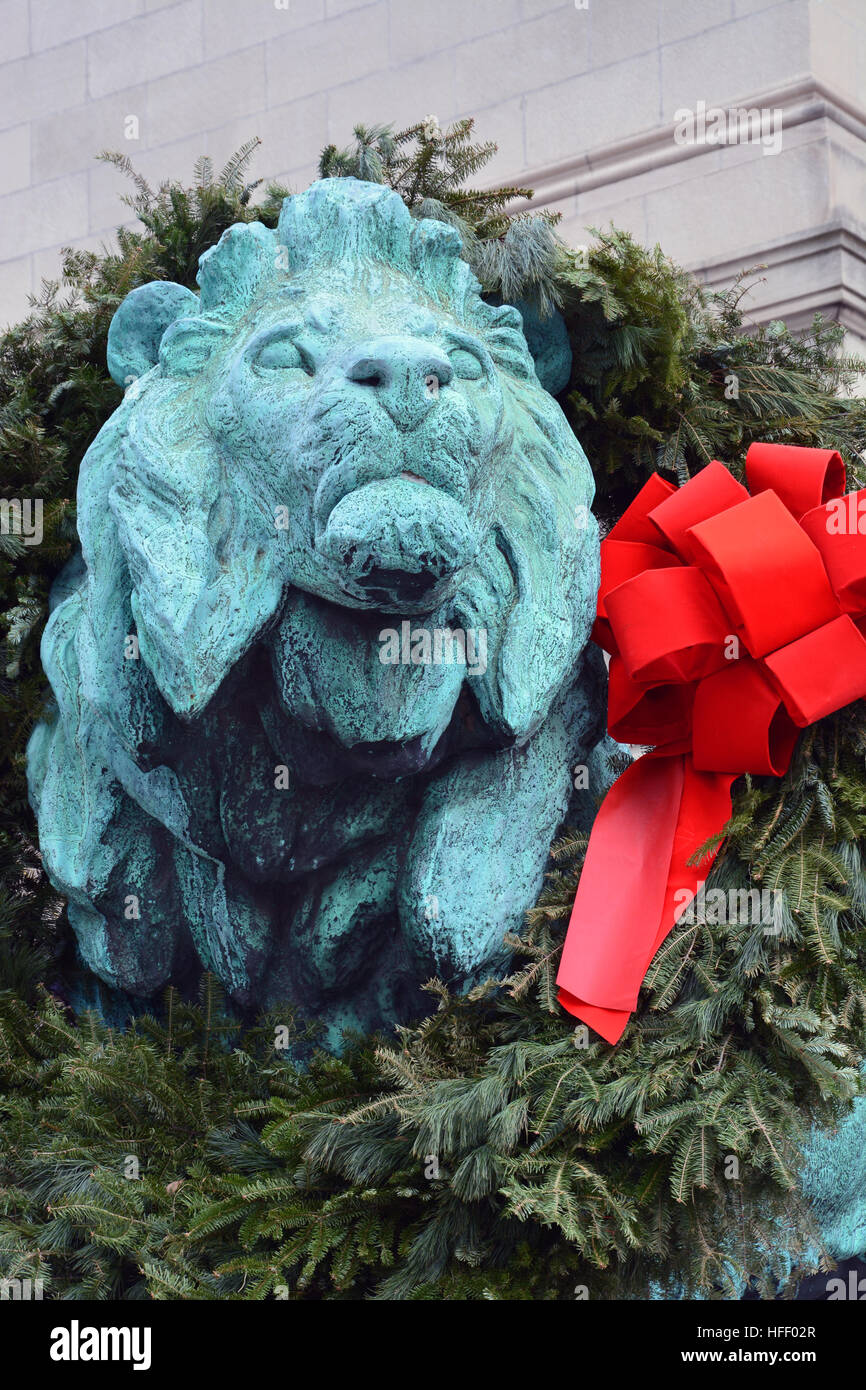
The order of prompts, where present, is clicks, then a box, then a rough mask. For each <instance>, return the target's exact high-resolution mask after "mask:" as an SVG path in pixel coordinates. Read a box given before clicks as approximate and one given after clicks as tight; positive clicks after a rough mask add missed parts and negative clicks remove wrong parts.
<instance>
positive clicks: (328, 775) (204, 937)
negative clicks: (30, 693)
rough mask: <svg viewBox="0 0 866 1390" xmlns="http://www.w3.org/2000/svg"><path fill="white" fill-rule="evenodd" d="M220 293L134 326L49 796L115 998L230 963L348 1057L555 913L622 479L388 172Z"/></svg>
mask: <svg viewBox="0 0 866 1390" xmlns="http://www.w3.org/2000/svg"><path fill="white" fill-rule="evenodd" d="M198 280H199V285H200V291H201V293H200V295H195V294H193V293H192V292H191V291H189V290H185V289H183V288H182V287H180V286H177V285H170V284H164V283H153V284H149V285H146V286H144V287H142V288H141V289H138V290H135V291H133V292H132V293H131V294H130V295H129V296H128V297H127V299H126V300H125V301H124V303H123V304H122V305H121V307H120V309H119V310H118V312H117V314H116V316H115V319H114V321H113V324H112V328H111V333H110V337H109V367H110V370H111V373H112V375H113V377H114V378H115V380H116V381H118V382H119V383H121V384H123V385H125V386H127V387H128V389H127V391H126V394H125V397H124V400H123V403H122V404H121V406H120V407H119V408H118V410H117V411H116V412H115V414H114V415H113V416H112V418H111V419H110V420H109V421H108V423H107V424H106V425H105V427H104V428H103V429H102V431H101V432H100V434H99V435H98V437H97V438H96V440H95V441H94V443H93V444H92V446H91V448H90V450H89V451H88V454H87V457H86V459H85V461H84V464H83V466H82V469H81V476H80V484H79V497H78V515H79V533H80V538H81V558H80V559H77V560H76V562H75V564H74V566H73V567H72V568H71V569H70V570H69V571H68V572H67V573H65V574H64V576H62V577H61V580H60V581H59V583H58V586H57V589H56V592H55V606H54V611H53V613H52V616H51V619H50V621H49V624H48V627H47V629H46V633H45V637H44V641H43V648H42V653H43V662H44V666H45V670H46V672H47V674H48V678H49V680H50V683H51V687H52V690H53V692H54V696H55V700H56V712H55V714H54V716H53V718H51V719H50V720H46V721H45V722H43V723H42V724H40V725H39V726H38V727H37V729H36V730H35V732H34V734H33V736H32V740H31V744H30V749H29V776H30V789H31V797H32V800H33V804H34V807H35V808H36V811H37V815H38V819H39V831H40V843H41V848H42V852H43V855H44V860H45V864H46V867H47V870H48V872H49V875H50V877H51V879H52V881H53V882H54V883H55V885H56V886H57V887H58V888H59V889H60V890H61V891H62V892H63V893H64V894H66V896H67V897H68V900H69V904H70V906H69V912H70V918H71V920H72V923H73V926H74V928H75V932H76V935H77V938H78V942H79V946H80V950H81V953H82V956H83V958H84V960H85V962H86V963H87V965H88V967H89V968H90V969H91V970H93V971H94V972H95V973H96V974H97V975H98V976H99V977H101V979H103V980H104V981H106V982H107V983H109V984H111V985H113V986H116V987H118V988H121V989H124V990H126V991H128V992H130V993H131V994H134V995H137V996H148V995H152V994H153V993H154V992H155V991H157V990H159V989H160V988H161V987H162V986H163V985H164V984H165V983H166V982H168V981H174V982H177V983H181V984H182V983H183V982H184V981H185V980H187V979H190V978H191V977H192V976H193V975H194V974H195V973H197V972H198V971H199V970H200V969H201V967H202V966H204V967H206V968H208V969H210V970H212V971H214V972H215V973H216V974H217V975H218V976H219V978H220V979H221V980H222V981H223V982H224V984H225V985H226V987H227V988H228V990H229V992H230V994H231V996H232V997H233V998H234V999H235V1000H236V1001H237V1002H238V1003H240V1004H244V1005H253V1004H256V1005H262V1004H267V1003H269V1002H270V1001H272V1000H277V999H287V998H288V999H292V1000H295V1001H296V1002H297V1003H298V1004H299V1005H300V1006H301V1007H302V1008H303V1009H304V1010H305V1011H307V1012H309V1013H313V1014H315V1015H317V1016H319V1017H321V1018H322V1019H324V1021H325V1022H326V1024H327V1025H328V1026H329V1029H330V1030H331V1033H330V1035H331V1037H332V1039H334V1040H336V1038H337V1036H338V1033H339V1029H340V1028H341V1027H344V1026H346V1025H357V1026H359V1027H364V1028H369V1027H371V1026H375V1025H378V1024H381V1023H387V1022H389V1021H393V1020H394V1019H397V1018H400V1017H405V1016H407V1015H408V1014H409V1013H411V1012H412V1011H413V1010H415V1009H416V1008H417V1007H418V1003H419V998H418V988H419V985H420V983H421V982H423V981H424V980H425V979H427V978H428V977H429V976H430V975H432V974H434V973H435V974H438V975H440V976H442V977H444V978H446V979H448V980H450V981H455V982H459V983H466V982H471V981H472V980H475V979H477V978H478V977H483V976H484V975H485V974H486V973H488V972H489V971H492V970H494V969H496V968H497V967H498V966H499V965H501V963H502V959H503V938H504V936H505V933H506V932H507V931H509V930H515V929H518V928H519V927H520V926H521V924H522V921H523V915H524V913H525V911H526V909H527V908H528V907H530V906H531V905H532V904H533V902H534V900H535V898H536V896H537V893H538V890H539V887H540V884H541V880H542V874H543V870H544V867H545V863H546V860H547V855H548V849H549V845H550V841H551V838H552V837H553V835H554V834H555V832H556V830H557V827H558V826H559V824H560V823H561V821H562V819H563V817H564V815H565V813H566V810H567V808H568V804H569V800H570V797H571V794H572V773H571V769H572V767H573V765H574V764H575V762H578V761H582V760H585V759H586V758H587V757H588V755H589V751H590V749H591V747H592V746H593V744H594V743H595V741H596V739H597V737H598V732H599V724H600V722H601V718H602V708H603V699H602V697H601V695H600V691H599V684H598V675H597V668H592V669H591V663H588V662H587V658H586V657H585V655H584V647H585V643H586V640H587V635H588V631H589V626H590V622H591V619H592V614H593V610H594V603H595V592H596V587H597V582H598V539H597V532H596V528H595V523H594V521H593V520H592V518H591V517H590V515H589V506H590V504H591V502H592V497H593V482H592V475H591V472H590V469H589V466H588V463H587V460H586V458H585V456H584V454H583V451H582V450H581V448H580V446H579V444H578V443H577V441H576V439H575V438H574V435H573V434H572V432H571V430H570V429H569V428H568V425H567V423H566V421H565V418H564V416H563V415H562V413H561V411H560V409H559V407H558V405H557V404H556V402H555V401H554V400H553V398H552V396H551V395H549V394H548V392H547V391H546V390H545V389H544V386H543V385H542V384H541V380H539V377H541V379H542V380H544V381H546V382H547V384H548V385H550V386H551V387H552V388H553V389H556V388H557V386H558V385H559V384H561V379H562V375H563V371H565V374H566V375H567V354H568V344H567V340H565V339H564V338H563V334H562V330H561V325H560V324H559V322H558V320H556V319H552V320H538V319H537V318H536V317H534V316H533V317H532V320H531V323H530V322H528V323H527V333H528V336H529V340H530V343H531V346H532V351H530V346H529V345H528V343H527V337H525V336H524V332H523V328H522V320H521V316H520V314H519V313H518V312H517V310H516V309H514V308H513V307H510V306H508V305H497V306H494V305H490V304H487V303H485V302H484V301H483V300H482V298H481V296H480V292H479V286H478V283H477V281H476V280H475V278H474V276H473V274H472V272H471V271H470V270H469V268H468V266H467V265H466V264H465V262H464V261H463V260H462V259H461V257H460V242H459V238H458V236H457V234H456V232H454V231H453V230H452V229H451V228H449V227H447V226H446V225H444V224H443V223H441V222H433V221H429V220H424V219H413V218H412V217H411V216H410V214H409V212H408V210H407V209H406V207H405V206H404V204H403V202H402V201H401V199H400V198H399V197H398V196H397V195H396V194H394V193H392V192H391V191H389V190H388V189H386V188H383V187H382V186H379V185H375V184H366V183H362V182H359V181H357V180H354V179H326V180H322V181H321V182H319V183H317V184H314V185H313V186H312V187H311V188H310V189H308V190H307V191H306V192H305V193H303V194H301V195H298V196H296V197H294V198H291V199H287V200H286V202H285V204H284V207H283V213H282V217H281V219H280V223H279V227H278V229H277V231H276V232H273V231H270V230H268V229H267V228H265V227H264V226H263V225H261V224H259V223H250V224H244V225H238V226H235V227H232V228H231V229H230V230H229V231H228V232H227V233H226V234H225V235H224V236H223V238H222V240H221V241H220V243H219V244H218V246H216V247H214V248H213V249H212V250H211V251H209V252H207V254H206V255H204V256H203V257H202V259H201V263H200V270H199V276H198ZM545 325H547V326H545ZM533 353H534V355H535V358H536V360H537V363H538V372H536V369H535V363H534V360H533ZM455 632H456V633H457V634H458V636H457V637H456V638H455V637H452V636H448V635H447V634H453V633H455ZM131 638H132V639H134V641H131V640H130V639H131ZM464 648H465V659H463V653H464Z"/></svg>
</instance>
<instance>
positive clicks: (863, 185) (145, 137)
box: [0, 0, 866, 341]
mask: <svg viewBox="0 0 866 1390" xmlns="http://www.w3.org/2000/svg"><path fill="white" fill-rule="evenodd" d="M0 35H2V37H0V320H2V321H4V322H5V321H9V320H11V319H14V318H16V317H18V316H19V315H20V314H21V313H22V312H23V310H24V308H25V306H26V297H27V294H28V292H30V291H31V290H32V289H34V288H37V287H38V285H39V282H40V279H41V277H42V276H45V275H53V274H55V273H56V271H57V267H58V264H59V250H60V247H61V246H63V245H67V244H69V245H73V246H93V245H99V243H100V242H101V241H102V240H104V239H105V238H107V237H109V236H110V234H111V231H112V229H113V227H114V226H115V225H116V223H117V222H118V221H120V220H122V218H123V212H124V209H123V208H122V206H121V204H120V203H119V201H118V197H119V194H120V193H122V192H124V191H128V189H127V187H126V185H125V181H124V180H123V179H122V178H121V177H120V176H119V175H118V174H117V173H116V171H115V170H113V169H112V168H110V167H108V166H105V165H103V164H99V163H96V162H95V161H94V158H93V156H94V155H95V153H96V152H97V151H99V150H100V149H105V148H108V149H114V150H122V151H123V152H124V153H126V154H128V155H130V156H131V158H132V159H133V162H134V163H135V165H136V167H137V168H138V169H139V170H140V171H141V172H142V173H143V174H144V175H145V176H146V177H147V178H149V179H154V180H158V179H159V178H160V177H164V176H170V175H178V176H189V174H190V172H191V170H192V167H193V164H194V162H195V160H196V158H197V157H198V156H199V155H200V154H202V153H208V154H210V155H212V157H213V158H214V160H215V161H217V162H221V161H224V160H225V159H226V158H228V156H229V155H230V154H231V153H232V151H233V150H234V149H235V148H237V146H238V145H240V144H241V143H242V142H243V141H244V140H246V139H248V138H249V137H250V136H251V135H259V136H260V137H261V138H262V140H263V142H264V144H263V149H262V150H261V151H260V153H259V157H258V160H257V165H256V170H257V172H259V173H262V174H264V175H266V176H268V177H271V176H279V177H281V178H282V179H283V180H285V181H286V182H288V183H289V185H290V186H292V187H295V188H302V187H303V186H304V185H305V184H306V183H307V182H309V180H310V178H311V177H312V176H313V173H314V169H315V162H316V157H317V155H318V152H319V150H320V148H321V146H322V145H323V144H325V143H326V142H328V141H334V142H336V143H346V142H347V141H348V140H349V138H350V136H351V128H352V125H353V123H355V122H357V121H365V122H368V123H372V122H375V121H381V120H391V121H395V122H397V123H401V122H408V121H411V120H414V119H418V118H419V117H421V116H423V115H426V114H428V113H432V114H435V115H436V116H437V117H438V118H439V120H440V122H442V123H445V122H448V121H451V120H453V119H454V118H455V117H457V116H462V115H468V114H471V115H475V116H476V117H477V121H478V127H477V128H478V133H479V136H481V137H482V138H490V139H494V140H496V141H497V142H498V143H499V146H500V150H499V154H498V156H497V158H496V161H495V165H494V166H492V168H491V169H490V171H489V178H490V179H491V181H493V180H495V181H497V182H498V181H501V180H505V179H508V180H517V181H520V182H523V183H528V184H530V185H532V186H533V187H534V188H535V189H536V202H537V203H539V204H544V205H546V206H552V207H556V208H558V209H559V210H560V211H561V212H562V213H563V217H564V223H563V229H564V232H565V234H566V235H567V237H568V238H569V239H570V240H571V241H573V242H575V243H581V242H584V241H586V240H587V232H586V230H585V228H586V227H587V226H591V225H594V224H604V223H606V222H608V221H610V220H613V221H614V222H616V223H617V224H619V225H620V226H624V227H627V228H629V229H630V230H631V231H633V232H634V233H635V234H636V235H637V236H638V237H639V238H641V239H642V240H644V241H648V242H653V241H656V240H657V241H659V242H661V243H662V245H663V246H664V248H665V249H666V250H667V251H668V252H669V253H670V254H671V255H673V256H674V257H676V258H678V259H679V260H681V261H682V262H683V263H685V264H687V265H688V266H690V267H692V268H694V269H695V270H698V271H700V272H701V273H702V274H703V275H704V277H705V278H707V279H708V280H709V281H711V282H714V283H722V282H724V281H726V280H728V279H730V277H731V276H732V275H733V274H735V273H736V271H737V270H739V269H740V268H741V267H742V266H746V265H753V264H755V263H756V262H764V263H766V265H767V270H766V272H765V275H766V281H765V283H763V284H759V285H758V286H756V288H755V290H754V291H753V293H752V296H751V300H750V303H751V305H752V307H753V311H754V313H755V316H756V317H757V318H760V319H765V318H769V317H786V318H788V320H789V322H792V323H805V322H807V321H808V319H809V317H810V316H811V314H812V313H813V312H814V310H815V309H822V310H824V311H825V312H827V313H830V314H832V315H833V316H835V317H839V318H841V319H842V320H843V321H844V322H845V324H846V326H847V327H848V329H849V331H850V333H851V335H852V340H853V341H857V340H864V339H866V191H864V190H866V178H864V174H866V95H864V94H866V3H864V0H781V2H780V3H773V0H567V3H560V2H559V0H437V3H436V4H435V5H431V6H426V5H422V4H420V3H418V0H177V2H176V3H172V0H0ZM699 103H704V104H705V106H706V108H707V114H708V115H709V117H710V122H709V123H708V125H707V129H708V130H709V128H710V125H711V123H712V112H713V110H714V109H715V108H719V109H721V110H723V111H725V112H728V111H729V110H730V108H731V107H743V108H752V109H755V110H756V111H762V112H764V121H765V125H764V128H763V132H764V142H763V143H761V140H755V139H752V140H744V139H741V138H736V139H733V138H729V136H730V131H731V127H730V126H729V127H728V137H726V140H725V142H724V143H722V142H720V141H719V140H716V142H715V143H710V142H706V141H705V142H701V141H700V138H699V137H700V134H701V132H700V130H699V129H697V128H696V131H695V134H696V137H697V138H696V141H695V142H694V143H688V141H687V140H686V139H685V138H684V134H683V114H682V113H683V112H684V111H686V110H690V111H693V112H695V113H696V114H697V113H699ZM751 129H752V132H753V133H754V132H755V130H756V129H757V127H751ZM776 132H778V137H777V134H776Z"/></svg>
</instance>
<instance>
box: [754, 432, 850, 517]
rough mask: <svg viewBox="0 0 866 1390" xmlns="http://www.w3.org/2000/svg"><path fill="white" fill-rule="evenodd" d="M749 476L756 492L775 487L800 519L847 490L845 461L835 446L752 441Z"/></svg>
mask: <svg viewBox="0 0 866 1390" xmlns="http://www.w3.org/2000/svg"><path fill="white" fill-rule="evenodd" d="M746 479H747V481H748V484H749V491H750V492H751V493H752V495H753V496H756V495H757V494H758V493H760V492H767V491H773V492H775V494H776V496H777V497H779V498H780V499H781V501H782V502H784V504H785V506H786V507H787V508H788V510H789V511H790V512H791V514H792V516H794V517H795V518H796V520H797V521H799V520H800V517H801V516H803V514H804V512H808V511H810V510H811V509H812V508H813V507H820V505H821V503H822V502H828V501H829V500H830V498H831V497H841V496H842V493H843V492H844V491H845V465H844V463H843V462H842V455H841V454H839V453H838V452H837V451H836V450H835V449H805V448H802V447H800V446H799V445H795V444H752V445H751V446H750V447H749V451H748V453H747V454H746Z"/></svg>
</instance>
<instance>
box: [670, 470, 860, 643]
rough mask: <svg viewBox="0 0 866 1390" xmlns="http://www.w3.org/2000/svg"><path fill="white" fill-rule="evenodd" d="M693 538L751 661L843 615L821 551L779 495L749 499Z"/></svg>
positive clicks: (710, 521) (764, 494) (705, 523)
mask: <svg viewBox="0 0 866 1390" xmlns="http://www.w3.org/2000/svg"><path fill="white" fill-rule="evenodd" d="M690 534H691V537H692V541H693V544H694V546H695V550H696V553H697V555H698V558H699V560H700V561H701V564H702V567H703V569H704V571H705V572H706V574H707V576H708V578H709V580H710V582H711V583H712V584H713V587H714V588H715V589H716V591H717V593H718V594H719V597H720V599H721V600H722V602H723V603H724V604H725V607H726V608H727V609H728V612H729V614H730V616H731V618H732V619H733V620H734V622H735V623H736V626H737V629H738V631H739V632H740V633H741V634H742V637H743V640H744V642H745V644H746V646H747V648H748V650H749V652H750V654H751V655H752V656H765V655H766V653H767V652H772V651H775V649H776V647H782V646H785V645H786V643H788V642H793V641H794V639H795V638H796V637H802V636H803V634H804V633H806V632H808V631H809V629H810V628H813V627H819V626H820V625H821V624H822V623H829V622H830V621H832V619H833V618H835V617H838V614H839V604H838V601H837V599H836V596H835V594H834V593H833V590H832V589H831V587H830V581H829V579H828V578H827V571H826V570H825V569H824V566H823V564H822V562H821V556H820V554H819V553H818V551H817V550H816V549H815V547H814V545H813V544H812V542H811V541H810V540H809V537H808V536H807V535H806V534H805V532H803V531H802V530H801V529H800V527H799V526H798V525H797V523H796V521H795V520H794V518H793V517H792V516H791V513H790V512H789V511H788V510H787V508H786V507H785V506H783V504H782V503H781V502H780V500H779V498H778V497H777V496H776V494H775V493H773V492H762V493H760V494H759V496H757V497H750V498H749V499H748V501H747V502H741V503H740V504H739V506H736V507H731V508H730V510H729V511H726V512H722V513H720V515H719V516H713V517H710V518H709V519H708V520H707V521H702V522H700V523H699V524H698V525H697V526H694V527H692V530H691V533H690Z"/></svg>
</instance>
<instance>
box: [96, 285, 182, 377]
mask: <svg viewBox="0 0 866 1390" xmlns="http://www.w3.org/2000/svg"><path fill="white" fill-rule="evenodd" d="M198 308H199V301H198V295H197V294H193V292H192V290H188V289H187V288H186V287H185V286H184V285H175V284H173V283H172V282H171V281H168V280H154V281H152V282H151V283H150V284H149V285H140V286H139V287H138V289H137V290H130V292H129V294H128V295H127V296H126V298H125V299H124V300H123V302H122V303H121V305H120V306H119V308H118V309H117V311H116V313H115V315H114V318H113V319H112V320H111V326H110V328H109V330H108V353H107V358H108V370H109V373H110V374H111V378H112V380H113V381H116V382H117V384H118V386H128V385H129V383H130V381H131V380H135V379H136V378H137V377H140V376H143V375H144V373H145V372H148V371H150V368H151V367H153V366H155V365H156V362H157V359H158V357H159V345H160V343H161V342H162V337H163V334H164V333H165V331H166V329H167V328H169V327H170V326H171V324H173V323H175V322H176V320H177V319H182V318H187V317H188V316H189V315H190V314H195V313H198Z"/></svg>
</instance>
